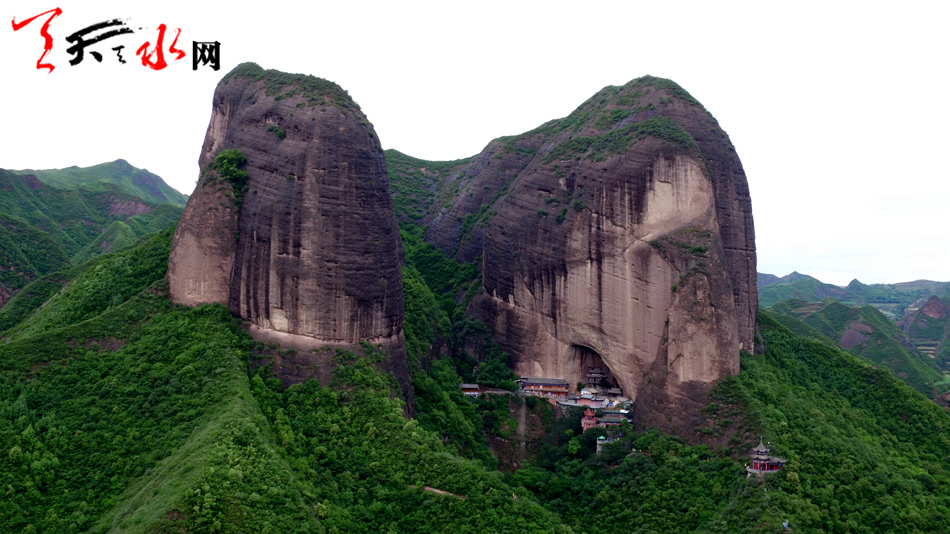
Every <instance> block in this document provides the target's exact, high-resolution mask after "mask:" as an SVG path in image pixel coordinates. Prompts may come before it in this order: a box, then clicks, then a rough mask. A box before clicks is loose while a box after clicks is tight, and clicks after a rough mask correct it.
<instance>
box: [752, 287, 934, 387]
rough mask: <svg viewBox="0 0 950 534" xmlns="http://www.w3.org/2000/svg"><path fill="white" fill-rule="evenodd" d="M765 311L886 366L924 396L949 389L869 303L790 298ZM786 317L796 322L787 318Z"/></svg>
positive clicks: (795, 328) (930, 361) (926, 360)
mask: <svg viewBox="0 0 950 534" xmlns="http://www.w3.org/2000/svg"><path fill="white" fill-rule="evenodd" d="M769 311H770V312H771V313H773V314H775V319H776V320H777V321H779V322H782V323H783V324H785V325H786V326H788V327H789V328H790V329H792V330H793V331H795V332H797V333H799V334H801V335H805V336H814V337H819V339H827V340H829V341H830V342H831V343H833V344H843V345H844V347H843V348H845V349H846V350H848V351H849V352H851V353H852V354H854V355H855V356H860V357H861V358H863V359H865V360H867V361H869V362H871V363H873V364H875V365H879V366H881V367H884V368H887V369H890V370H891V371H893V372H894V374H896V375H897V376H899V377H900V378H901V379H903V380H904V381H905V382H907V383H908V384H909V385H910V386H912V387H914V388H915V389H917V390H918V391H920V392H921V393H923V394H925V395H932V394H935V393H936V394H941V393H943V392H944V391H946V390H947V389H950V384H948V383H946V380H945V378H944V376H943V373H942V372H941V370H940V368H939V366H938V365H937V363H936V362H935V361H934V360H933V359H932V358H929V357H926V356H922V355H918V354H917V353H916V352H914V351H913V350H912V348H908V346H907V345H909V342H908V340H907V338H906V336H905V335H904V333H903V332H901V331H900V329H898V327H897V325H895V324H894V323H893V322H892V321H891V320H890V319H888V318H887V317H885V316H884V315H883V314H882V313H881V312H879V311H878V310H877V309H876V308H874V307H872V306H863V307H860V308H857V307H852V306H846V305H844V304H842V303H840V302H838V301H836V300H834V299H827V300H826V301H823V302H821V303H818V304H815V303H809V302H805V301H803V300H800V299H791V300H787V301H784V302H780V303H778V304H775V305H773V306H771V307H770V308H769ZM786 317H793V318H796V319H800V321H788V320H786V319H785V318H786ZM815 333H818V334H821V336H815ZM911 347H912V346H911Z"/></svg>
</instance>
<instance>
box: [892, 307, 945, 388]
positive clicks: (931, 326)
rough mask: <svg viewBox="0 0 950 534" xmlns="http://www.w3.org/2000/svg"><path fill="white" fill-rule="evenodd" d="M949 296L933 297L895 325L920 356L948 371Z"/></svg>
mask: <svg viewBox="0 0 950 534" xmlns="http://www.w3.org/2000/svg"><path fill="white" fill-rule="evenodd" d="M948 308H950V296H943V298H940V297H938V296H937V295H934V296H932V297H930V298H929V299H928V300H927V302H926V303H924V305H923V306H921V307H920V308H918V309H916V310H914V311H913V312H912V313H910V314H909V315H907V316H906V317H904V318H903V319H902V320H901V321H899V322H898V323H897V324H898V326H900V328H901V330H903V332H904V333H905V334H907V337H909V338H910V340H911V341H912V342H913V343H914V345H915V346H916V347H917V350H918V351H919V352H920V353H921V354H925V355H927V356H929V357H931V358H933V359H934V360H935V361H936V363H937V365H938V366H939V367H940V368H941V369H944V370H948V371H950V313H948Z"/></svg>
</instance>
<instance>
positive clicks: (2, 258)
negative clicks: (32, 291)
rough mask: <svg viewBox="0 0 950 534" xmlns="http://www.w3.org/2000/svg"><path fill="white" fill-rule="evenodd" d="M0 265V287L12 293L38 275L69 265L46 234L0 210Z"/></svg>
mask: <svg viewBox="0 0 950 534" xmlns="http://www.w3.org/2000/svg"><path fill="white" fill-rule="evenodd" d="M0 266H2V267H3V268H2V269H0V287H2V288H3V289H4V290H6V292H7V293H8V294H12V293H15V292H16V291H19V290H20V289H21V288H23V287H24V286H25V285H27V284H28V283H29V282H30V281H32V280H35V279H36V278H38V277H40V276H43V275H45V274H48V273H51V272H54V271H58V270H60V269H63V268H66V267H69V260H68V259H67V258H66V255H65V254H64V253H63V251H62V249H60V248H59V246H58V245H57V244H56V242H55V241H53V239H52V238H51V237H50V236H49V234H47V233H46V232H41V231H39V230H37V229H36V228H33V227H32V226H30V225H29V224H28V223H27V222H26V221H23V220H21V219H17V218H15V217H11V216H9V215H6V214H4V213H0Z"/></svg>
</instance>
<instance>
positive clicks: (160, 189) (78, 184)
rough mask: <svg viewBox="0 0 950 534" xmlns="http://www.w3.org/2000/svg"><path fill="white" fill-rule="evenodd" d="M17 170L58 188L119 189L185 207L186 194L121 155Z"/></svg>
mask: <svg viewBox="0 0 950 534" xmlns="http://www.w3.org/2000/svg"><path fill="white" fill-rule="evenodd" d="M17 172H18V173H19V174H32V175H35V176H36V177H37V178H39V179H40V181H42V182H43V183H45V184H47V185H51V186H53V187H55V188H59V189H85V190H88V191H98V192H115V191H121V192H123V193H126V194H128V195H131V196H134V197H138V198H140V199H142V200H144V201H146V202H149V203H151V204H170V205H172V206H177V207H179V208H184V207H185V203H186V202H188V195H183V194H182V193H179V192H178V191H177V190H175V189H174V188H173V187H170V186H169V185H168V184H166V183H165V181H164V180H162V179H161V178H159V177H158V176H156V175H154V174H152V173H150V172H148V171H147V170H144V169H137V168H135V167H133V166H132V165H130V164H129V163H128V162H127V161H125V160H122V159H119V160H115V161H112V162H109V163H100V164H99V165H93V166H92V167H76V166H72V167H68V168H65V169H48V170H26V171H17Z"/></svg>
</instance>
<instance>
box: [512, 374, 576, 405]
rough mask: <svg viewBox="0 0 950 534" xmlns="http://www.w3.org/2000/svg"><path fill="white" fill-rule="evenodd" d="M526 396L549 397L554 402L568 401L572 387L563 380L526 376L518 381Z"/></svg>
mask: <svg viewBox="0 0 950 534" xmlns="http://www.w3.org/2000/svg"><path fill="white" fill-rule="evenodd" d="M518 382H519V383H521V389H522V391H523V392H524V394H525V395H533V396H536V397H548V398H550V399H553V400H557V399H567V394H568V392H569V390H570V387H569V386H568V385H567V381H566V380H564V379H561V378H545V377H537V376H525V377H522V378H521V379H520V380H518Z"/></svg>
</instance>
